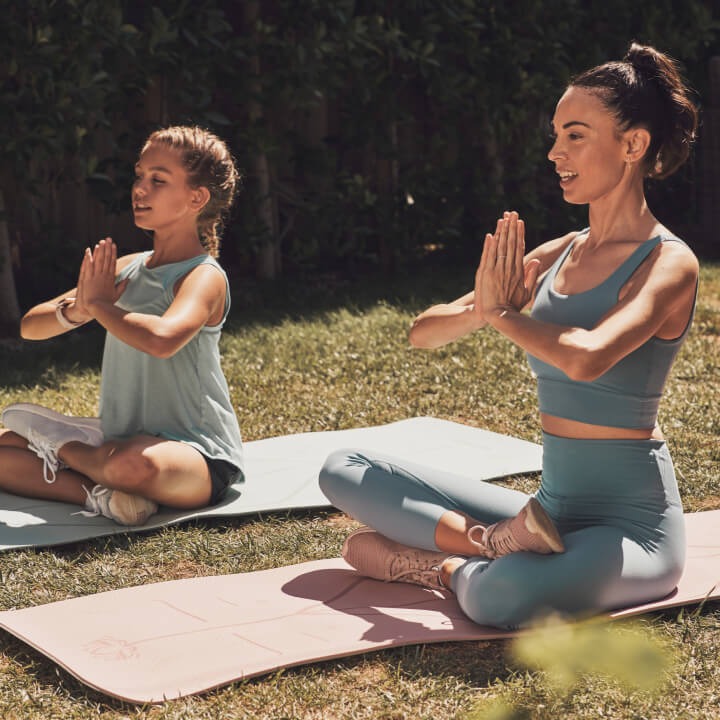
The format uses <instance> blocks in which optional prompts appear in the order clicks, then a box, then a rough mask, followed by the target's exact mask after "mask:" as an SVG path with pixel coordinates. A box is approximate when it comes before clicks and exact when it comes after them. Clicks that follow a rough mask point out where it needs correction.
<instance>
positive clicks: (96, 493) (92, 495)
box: [73, 485, 110, 517]
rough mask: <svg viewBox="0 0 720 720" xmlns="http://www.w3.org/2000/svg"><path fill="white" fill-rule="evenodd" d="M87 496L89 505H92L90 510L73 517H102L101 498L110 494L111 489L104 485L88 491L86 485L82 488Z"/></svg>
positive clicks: (82, 511) (76, 513)
mask: <svg viewBox="0 0 720 720" xmlns="http://www.w3.org/2000/svg"><path fill="white" fill-rule="evenodd" d="M82 488H83V490H84V491H85V494H86V495H87V503H88V505H90V509H87V510H78V512H74V513H73V515H82V516H83V517H99V516H100V515H102V514H103V513H102V510H101V509H100V500H99V498H100V496H101V495H106V494H107V493H109V492H110V488H106V487H103V486H102V485H94V486H93V489H92V490H88V489H87V488H86V487H85V486H84V485H83V486H82Z"/></svg>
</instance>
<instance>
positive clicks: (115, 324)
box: [78, 241, 226, 358]
mask: <svg viewBox="0 0 720 720" xmlns="http://www.w3.org/2000/svg"><path fill="white" fill-rule="evenodd" d="M114 253H115V246H114V243H112V242H109V241H107V242H101V243H99V244H98V246H97V247H96V248H95V252H94V253H93V254H92V256H90V255H89V254H88V255H87V256H86V257H85V260H84V261H83V268H82V269H81V273H80V282H79V283H78V284H79V286H80V288H81V291H82V290H83V289H84V291H85V303H86V305H87V308H88V311H89V313H90V314H91V315H92V317H94V318H95V320H97V321H98V322H99V323H100V324H101V325H102V326H103V327H104V328H105V329H106V330H107V331H108V332H109V333H111V334H112V335H114V336H115V337H117V338H118V339H119V340H122V341H123V342H124V343H126V344H127V345H130V346H132V347H134V348H136V349H137V350H141V351H142V352H146V353H148V354H149V355H153V356H154V357H158V358H167V357H170V356H172V355H174V354H175V353H176V352H177V351H178V350H179V349H180V348H181V347H183V345H185V344H186V343H187V342H189V341H190V340H191V339H192V338H193V337H194V336H195V334H196V333H197V332H198V331H199V330H200V329H201V328H202V327H203V326H205V325H214V324H217V323H218V322H220V319H221V318H222V315H223V312H224V307H225V291H226V286H225V278H224V277H223V276H222V274H221V273H219V272H218V271H217V269H216V268H214V267H211V266H210V265H200V266H198V267H196V268H194V269H193V270H191V271H190V272H189V273H188V274H187V275H186V276H185V277H184V278H183V279H182V280H181V281H180V282H179V283H178V286H177V287H176V292H175V299H174V300H173V302H172V303H171V305H170V307H169V308H168V309H167V310H166V311H165V313H164V314H163V315H160V316H158V315H149V314H145V313H138V312H128V311H127V310H123V309H121V308H119V307H117V306H116V305H115V301H116V298H114V277H115V271H114Z"/></svg>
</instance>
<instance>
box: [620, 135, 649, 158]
mask: <svg viewBox="0 0 720 720" xmlns="http://www.w3.org/2000/svg"><path fill="white" fill-rule="evenodd" d="M651 139H652V138H651V135H650V133H649V132H648V130H647V128H644V127H636V128H632V129H630V130H628V131H627V132H626V133H625V162H629V163H634V162H639V161H640V160H642V159H643V158H644V157H645V154H646V153H647V150H648V148H649V147H650V140H651Z"/></svg>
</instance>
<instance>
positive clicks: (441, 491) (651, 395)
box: [321, 44, 698, 628]
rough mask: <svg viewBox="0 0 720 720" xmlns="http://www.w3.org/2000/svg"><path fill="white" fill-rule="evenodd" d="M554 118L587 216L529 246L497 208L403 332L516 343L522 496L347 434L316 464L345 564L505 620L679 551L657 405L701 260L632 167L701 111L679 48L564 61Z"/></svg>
mask: <svg viewBox="0 0 720 720" xmlns="http://www.w3.org/2000/svg"><path fill="white" fill-rule="evenodd" d="M552 125H553V133H554V142H553V145H552V148H551V149H550V152H549V153H548V157H549V159H550V161H551V162H552V163H553V164H554V165H555V170H556V172H557V173H558V176H559V183H560V187H561V189H562V192H563V196H564V198H565V200H566V201H567V202H569V203H572V204H587V205H588V206H589V227H588V228H586V229H584V230H581V231H579V232H577V231H576V232H571V233H568V234H567V235H565V236H563V237H561V238H558V239H555V240H552V241H550V242H547V243H545V244H543V245H541V246H540V247H538V248H537V249H535V250H533V251H532V252H530V253H528V254H527V255H526V256H524V257H523V253H524V224H523V222H522V220H520V219H519V218H518V216H517V213H514V212H511V213H505V214H504V215H503V217H502V218H501V219H500V220H499V221H498V223H497V227H496V229H495V232H494V234H488V235H487V236H486V238H485V245H484V248H483V253H482V258H481V261H480V265H479V268H478V270H477V274H476V278H475V288H474V290H473V292H471V293H469V294H468V295H465V296H463V297H462V298H459V299H458V300H455V301H454V302H452V303H449V304H447V305H438V306H434V307H431V308H430V309H428V310H426V311H425V312H424V313H422V314H421V315H420V316H418V318H417V319H416V320H415V322H414V324H413V327H412V330H411V332H410V341H411V343H412V344H413V345H414V346H416V347H425V348H433V347H438V346H441V345H444V344H445V343H448V342H450V341H452V340H455V339H456V338H459V337H462V336H464V335H466V334H468V333H470V332H474V331H475V330H477V329H478V328H481V327H484V326H486V327H488V328H490V329H494V330H496V331H497V332H500V333H501V334H502V335H504V336H505V337H507V338H508V339H510V340H511V341H512V342H514V343H515V344H516V345H518V346H519V347H521V348H522V349H524V350H525V351H526V352H527V354H528V359H529V361H530V364H531V367H532V369H533V371H534V373H535V374H536V375H537V379H538V393H539V405H540V420H541V423H542V429H543V447H544V450H543V472H542V480H541V485H540V489H539V491H538V492H537V494H536V496H535V497H534V498H532V499H531V500H530V501H529V502H528V498H527V497H526V496H525V495H523V494H522V493H519V492H516V491H513V490H509V489H506V488H501V487H496V486H492V485H489V484H487V483H477V482H470V481H468V480H467V479H463V478H458V477H453V476H449V475H447V474H444V473H440V472H437V471H433V470H429V469H424V468H417V467H414V466H412V465H410V464H408V463H405V462H403V461H399V460H393V461H391V462H388V461H387V460H379V461H378V460H373V459H369V458H367V456H365V455H362V454H361V453H357V452H356V453H348V452H339V453H335V454H334V455H332V456H331V457H330V458H329V459H328V461H327V463H326V465H325V467H324V469H323V471H322V473H321V486H322V488H323V490H324V491H325V492H326V494H327V495H328V497H329V498H330V500H331V501H332V502H333V504H335V505H336V506H338V507H340V508H341V509H343V510H345V511H347V512H348V513H349V514H351V515H353V516H354V517H356V518H358V519H359V520H361V521H362V522H365V523H367V525H369V526H371V527H372V528H373V530H370V529H369V528H362V529H361V530H359V531H356V532H355V533H353V534H352V535H351V536H350V537H349V538H348V539H347V540H346V543H345V546H344V548H343V554H344V556H345V558H346V559H347V560H348V562H349V563H350V564H351V565H354V566H355V567H356V568H357V569H358V571H359V572H361V573H364V574H366V575H369V576H371V577H376V578H379V579H385V580H389V579H403V580H406V581H410V582H417V583H420V584H424V585H428V586H431V587H437V586H439V585H440V586H443V587H446V588H448V589H451V590H452V591H454V592H455V593H456V595H457V598H458V602H459V604H460V606H461V607H462V609H463V611H464V612H465V613H466V614H467V615H468V616H469V617H470V618H471V619H473V620H474V621H476V622H478V623H481V624H486V625H493V626H498V627H503V628H515V627H518V626H522V625H525V624H527V623H528V622H529V621H531V620H532V618H533V617H535V616H537V615H538V614H540V613H543V612H548V611H554V612H561V613H568V614H578V613H587V612H594V611H601V610H607V609H611V608H615V607H621V606H626V605H630V604H634V603H641V602H645V601H649V600H652V599H655V598H658V597H662V596H663V595H665V594H667V593H668V592H670V591H671V590H672V589H673V588H674V587H675V584H676V582H677V580H678V579H679V577H680V574H681V572H682V569H683V564H684V553H685V537H684V522H683V514H682V506H681V502H680V497H679V494H678V489H677V483H676V479H675V475H674V471H673V466H672V461H671V459H670V455H669V452H668V449H667V446H666V444H665V441H664V439H663V435H662V432H661V430H660V428H659V426H658V425H657V410H658V404H659V401H660V398H661V395H662V390H663V386H664V383H665V380H666V378H667V376H668V374H669V372H670V369H671V366H672V362H673V360H674V358H675V356H676V355H677V353H678V351H679V349H680V347H681V345H682V342H683V340H684V339H685V337H686V335H687V332H688V329H689V326H690V323H691V319H692V315H693V310H694V305H695V296H696V290H697V281H698V262H697V259H696V258H695V256H694V254H693V253H692V252H691V250H690V249H689V248H688V247H687V246H686V245H685V244H684V243H683V242H682V241H681V240H679V239H678V238H677V237H675V236H674V235H673V234H672V233H671V232H670V231H669V230H668V229H667V228H665V227H664V226H663V225H662V224H661V223H660V222H659V221H658V220H657V218H655V217H654V216H653V214H652V212H651V211H650V209H649V208H648V206H647V203H646V200H645V194H644V180H645V178H646V177H652V178H664V177H667V176H668V175H670V174H671V173H672V172H674V171H675V170H676V169H677V168H678V167H679V166H680V165H681V164H682V163H683V162H684V161H685V160H686V158H687V156H688V154H689V150H690V145H691V142H692V140H693V138H694V134H695V130H696V126H697V111H696V108H695V107H694V105H693V103H692V102H691V101H690V99H689V97H688V92H687V89H686V88H685V86H684V84H683V82H682V79H681V77H680V75H679V72H678V69H677V67H676V65H675V63H674V62H673V61H672V60H671V59H670V58H668V57H667V56H666V55H664V54H662V53H660V52H658V51H656V50H654V49H653V48H650V47H646V46H640V45H637V44H633V45H631V47H630V49H629V51H628V53H627V55H626V57H625V59H624V60H623V61H622V62H609V63H606V64H604V65H601V66H598V67H595V68H593V69H591V70H589V71H587V72H585V73H583V74H582V75H580V76H579V77H577V78H576V79H575V80H573V81H572V82H571V84H570V85H569V87H568V88H567V90H566V91H565V93H564V94H563V96H562V97H561V98H560V101H559V102H558V104H557V107H556V109H555V115H554V117H553V121H552ZM538 278H540V280H539V282H538ZM530 305H531V308H532V309H531V312H530V314H529V315H528V314H524V313H523V312H521V311H522V309H523V308H524V307H525V306H530ZM555 529H557V532H558V535H559V537H558V536H556V535H555V532H554V530H555ZM563 550H564V551H563Z"/></svg>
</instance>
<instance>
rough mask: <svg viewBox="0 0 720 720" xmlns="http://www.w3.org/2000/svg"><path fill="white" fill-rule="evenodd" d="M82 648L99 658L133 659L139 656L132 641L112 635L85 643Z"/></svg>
mask: <svg viewBox="0 0 720 720" xmlns="http://www.w3.org/2000/svg"><path fill="white" fill-rule="evenodd" d="M83 650H85V652H87V653H88V654H89V655H92V656H93V657H96V658H100V659H101V660H133V659H135V658H138V657H140V651H139V650H138V649H137V647H136V646H135V645H134V644H133V643H129V642H127V640H122V639H121V638H116V637H112V635H106V636H105V637H101V638H98V639H97V640H93V641H91V642H89V643H85V645H83Z"/></svg>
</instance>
